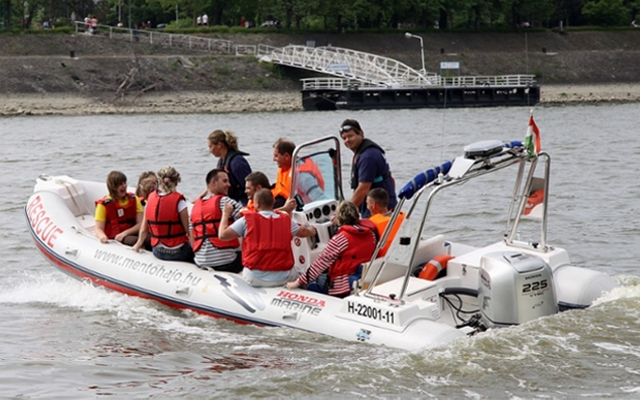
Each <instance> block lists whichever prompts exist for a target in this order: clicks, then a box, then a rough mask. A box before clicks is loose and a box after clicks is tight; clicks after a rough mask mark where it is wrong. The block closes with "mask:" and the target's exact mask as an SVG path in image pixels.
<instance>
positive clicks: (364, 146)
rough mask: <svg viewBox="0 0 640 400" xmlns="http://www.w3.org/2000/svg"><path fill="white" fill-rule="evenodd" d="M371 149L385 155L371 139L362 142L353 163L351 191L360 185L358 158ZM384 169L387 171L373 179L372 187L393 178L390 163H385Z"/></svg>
mask: <svg viewBox="0 0 640 400" xmlns="http://www.w3.org/2000/svg"><path fill="white" fill-rule="evenodd" d="M369 147H374V148H376V149H378V150H380V151H381V152H382V154H384V150H383V149H382V147H380V146H378V144H376V143H375V142H374V141H372V140H369V139H363V140H362V143H361V144H360V147H358V150H356V152H355V154H354V155H353V162H352V163H351V189H353V190H355V189H356V188H357V187H358V184H359V183H360V182H358V158H359V157H360V154H362V153H363V152H364V151H365V150H366V149H368V148H369ZM384 169H385V171H384V172H383V173H382V175H380V176H376V177H375V178H373V182H371V185H372V187H374V186H373V184H374V183H382V181H384V180H385V179H387V178H390V177H391V170H389V164H388V163H385V167H384ZM375 187H378V186H375Z"/></svg>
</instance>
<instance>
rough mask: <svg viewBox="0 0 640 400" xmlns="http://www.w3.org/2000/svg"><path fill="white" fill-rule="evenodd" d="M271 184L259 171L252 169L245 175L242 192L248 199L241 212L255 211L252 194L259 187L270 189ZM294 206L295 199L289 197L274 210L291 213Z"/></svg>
mask: <svg viewBox="0 0 640 400" xmlns="http://www.w3.org/2000/svg"><path fill="white" fill-rule="evenodd" d="M270 188H271V184H269V178H267V176H266V175H265V174H264V173H263V172H260V171H254V172H252V173H250V174H249V175H247V178H246V179H245V186H244V192H245V193H246V194H247V198H248V199H249V201H248V202H247V205H246V207H244V208H243V209H242V213H245V212H247V211H254V212H255V211H256V208H255V205H254V203H253V196H254V195H255V194H256V192H257V191H258V190H260V189H270ZM295 208H296V201H295V200H294V199H289V200H287V202H286V203H285V205H284V206H282V207H280V208H279V209H277V210H276V211H284V212H286V213H287V214H291V212H292V211H293V210H294V209H295Z"/></svg>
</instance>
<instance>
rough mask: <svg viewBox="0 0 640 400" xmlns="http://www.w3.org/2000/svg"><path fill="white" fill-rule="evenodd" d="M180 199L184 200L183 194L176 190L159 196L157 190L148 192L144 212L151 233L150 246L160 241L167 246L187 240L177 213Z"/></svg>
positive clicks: (176, 244)
mask: <svg viewBox="0 0 640 400" xmlns="http://www.w3.org/2000/svg"><path fill="white" fill-rule="evenodd" d="M180 200H184V196H183V195H182V194H180V193H178V192H173V193H170V194H168V195H166V196H159V195H158V192H153V193H151V194H149V199H148V203H147V208H145V211H144V213H145V216H146V217H147V223H148V224H149V232H150V233H151V246H157V245H158V243H162V244H163V245H165V246H167V247H176V246H179V245H181V244H183V243H186V242H188V241H189V238H188V237H187V231H185V229H184V226H182V222H181V221H180V214H179V213H178V203H179V202H180ZM160 205H162V207H161V206H160Z"/></svg>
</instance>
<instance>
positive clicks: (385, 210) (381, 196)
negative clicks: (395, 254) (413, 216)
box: [367, 188, 404, 257]
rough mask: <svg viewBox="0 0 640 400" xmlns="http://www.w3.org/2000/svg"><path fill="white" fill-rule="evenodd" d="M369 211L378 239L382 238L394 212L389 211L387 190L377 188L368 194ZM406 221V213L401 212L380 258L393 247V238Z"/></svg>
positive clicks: (379, 253)
mask: <svg viewBox="0 0 640 400" xmlns="http://www.w3.org/2000/svg"><path fill="white" fill-rule="evenodd" d="M367 209H368V210H369V212H370V213H371V216H370V217H369V220H370V221H371V222H373V223H374V224H375V226H376V229H377V230H378V237H380V238H382V234H383V233H384V230H385V229H386V228H387V225H389V220H390V219H391V214H392V213H393V212H392V211H390V210H389V194H388V193H387V191H386V190H384V189H382V188H375V189H371V190H370V191H369V194H367ZM403 220H404V213H403V212H400V214H399V215H398V218H397V219H396V222H395V224H394V225H393V228H392V229H391V232H389V237H388V238H387V241H386V242H385V244H384V247H383V248H381V249H380V250H379V251H378V257H382V256H384V255H385V254H387V250H389V247H390V246H391V243H392V242H393V238H394V237H395V236H396V233H398V229H400V224H402V221H403Z"/></svg>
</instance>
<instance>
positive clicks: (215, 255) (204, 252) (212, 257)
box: [194, 194, 242, 268]
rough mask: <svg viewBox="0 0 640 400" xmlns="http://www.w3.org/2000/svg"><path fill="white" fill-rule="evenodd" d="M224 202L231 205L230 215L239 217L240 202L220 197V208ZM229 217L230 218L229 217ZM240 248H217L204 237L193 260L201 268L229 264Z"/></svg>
mask: <svg viewBox="0 0 640 400" xmlns="http://www.w3.org/2000/svg"><path fill="white" fill-rule="evenodd" d="M209 197H211V195H210V194H208V195H207V196H205V197H204V198H203V200H204V199H207V198H209ZM226 203H231V204H232V205H233V213H231V216H232V217H233V219H234V220H235V219H238V218H240V210H242V204H241V203H238V202H237V201H235V200H233V199H231V198H230V197H227V196H225V197H223V198H221V199H220V210H223V209H224V205H225V204H226ZM230 219H231V218H230ZM239 251H240V248H239V247H238V248H228V249H219V248H217V247H215V246H214V245H213V244H212V243H211V241H210V240H209V239H205V240H203V241H202V246H200V248H199V249H198V251H196V252H195V258H194V261H195V263H196V265H197V266H199V267H202V268H214V267H219V266H222V265H228V264H231V263H232V262H233V261H234V260H235V259H236V257H238V252H239Z"/></svg>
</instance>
